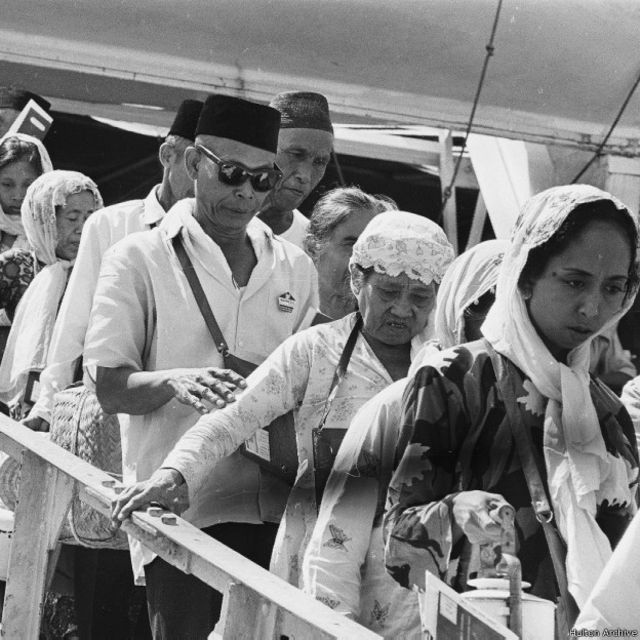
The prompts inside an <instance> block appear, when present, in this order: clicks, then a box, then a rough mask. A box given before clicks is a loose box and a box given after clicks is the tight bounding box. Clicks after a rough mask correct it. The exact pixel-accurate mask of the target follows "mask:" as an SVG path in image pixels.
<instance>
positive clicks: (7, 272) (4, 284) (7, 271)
mask: <svg viewBox="0 0 640 640" xmlns="http://www.w3.org/2000/svg"><path fill="white" fill-rule="evenodd" d="M36 273H37V263H36V260H35V258H34V256H33V253H32V252H31V251H27V250H26V249H9V251H5V252H4V253H2V254H0V308H2V309H4V310H5V312H6V314H7V316H8V317H9V318H10V319H13V316H14V315H15V312H16V307H17V306H18V302H20V299H21V298H22V296H23V295H24V292H25V291H26V290H27V287H28V286H29V285H30V284H31V281H32V280H33V278H34V277H35V275H36Z"/></svg>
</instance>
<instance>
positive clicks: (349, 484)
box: [302, 240, 508, 640]
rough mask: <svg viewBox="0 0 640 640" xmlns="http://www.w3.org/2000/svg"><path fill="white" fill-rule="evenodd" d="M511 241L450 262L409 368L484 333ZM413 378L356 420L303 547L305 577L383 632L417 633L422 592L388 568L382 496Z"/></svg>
mask: <svg viewBox="0 0 640 640" xmlns="http://www.w3.org/2000/svg"><path fill="white" fill-rule="evenodd" d="M507 246H508V243H507V242H506V241H503V240H488V241H487V242H482V243H480V244H478V245H476V246H475V247H473V249H470V250H469V251H466V252H465V253H463V254H462V255H460V256H458V257H457V258H456V259H455V260H454V261H453V262H452V263H451V266H450V267H449V268H448V269H447V273H446V274H445V276H444V278H443V279H442V283H441V284H440V287H439V289H438V297H437V302H436V310H435V330H436V333H435V341H434V343H428V344H426V345H425V348H424V349H423V350H421V351H420V353H419V354H418V355H417V356H416V358H415V360H414V361H413V362H412V364H411V369H410V370H409V376H411V372H412V370H415V369H417V368H418V367H420V366H421V364H422V363H423V362H424V361H425V358H428V357H429V356H430V355H431V354H433V352H434V351H435V350H437V348H438V347H440V348H445V349H446V348H449V347H453V346H455V345H458V344H460V343H461V342H465V341H471V340H476V339H478V338H480V337H481V334H480V332H479V327H480V325H481V324H482V321H483V320H484V317H485V316H486V313H487V311H488V309H489V308H490V307H491V304H492V303H493V300H494V296H495V286H496V280H497V278H498V270H499V268H500V263H501V262H502V257H503V255H504V252H505V250H506V248H507ZM436 345H437V346H436ZM408 380H409V378H403V379H402V380H398V381H397V382H394V383H393V384H392V385H390V386H389V387H387V388H386V389H384V390H383V391H381V392H380V393H379V394H378V395H376V396H375V397H374V398H372V399H371V400H369V402H367V403H366V404H365V405H364V406H363V407H362V408H361V409H360V410H359V411H358V413H357V414H356V415H355V417H354V418H353V420H352V421H351V424H350V425H349V430H348V431H347V435H346V436H345V439H344V440H343V442H342V445H341V447H340V450H339V451H338V455H337V456H336V461H335V464H334V467H333V470H332V471H331V475H330V476H329V480H328V482H327V488H326V490H325V492H324V495H323V497H322V504H321V505H320V511H319V513H318V521H317V523H316V526H315V528H314V530H313V534H312V536H311V540H310V542H309V546H308V547H307V550H306V553H305V555H304V562H303V570H302V585H303V589H304V590H305V591H306V592H307V593H309V594H310V595H312V596H314V597H315V598H317V599H318V600H320V601H321V602H324V603H325V604H326V605H328V606H330V607H331V608H332V609H334V610H335V611H338V612H340V613H344V614H347V615H349V616H350V617H352V618H353V619H355V620H356V621H357V622H359V623H360V624H362V625H364V626H365V627H368V628H369V629H371V630H372V631H375V632H376V633H378V634H380V635H382V636H383V637H384V638H388V639H392V638H393V639H395V638H402V640H418V639H419V638H421V637H422V631H421V627H420V616H419V612H418V596H417V594H416V593H414V592H410V591H407V590H406V589H404V588H402V587H401V586H400V585H399V584H398V583H397V582H395V581H394V580H393V578H392V577H391V576H390V575H389V574H388V573H387V572H386V570H385V566H384V558H383V555H384V553H383V542H382V515H383V511H384V501H385V497H386V494H387V487H388V485H389V480H390V479H391V474H392V473H393V469H394V464H395V462H397V461H396V460H395V459H394V454H395V451H396V447H397V445H398V435H399V433H400V426H401V425H400V418H401V413H402V393H403V391H404V389H405V387H406V385H407V382H408ZM336 534H337V535H336ZM337 538H338V539H341V540H343V542H342V544H338V543H337V542H338V540H337Z"/></svg>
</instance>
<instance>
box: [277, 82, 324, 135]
mask: <svg viewBox="0 0 640 640" xmlns="http://www.w3.org/2000/svg"><path fill="white" fill-rule="evenodd" d="M269 106H271V107H273V108H274V109H277V110H278V111H279V112H280V116H281V119H282V120H281V123H280V128H281V129H320V130H321V131H328V132H329V133H333V126H332V124H331V116H330V115H329V103H328V102H327V99H326V98H325V97H324V96H323V95H322V94H321V93H313V92H311V91H285V92H284V93H279V94H278V95H277V96H276V97H275V98H274V99H273V100H272V101H271V102H270V103H269Z"/></svg>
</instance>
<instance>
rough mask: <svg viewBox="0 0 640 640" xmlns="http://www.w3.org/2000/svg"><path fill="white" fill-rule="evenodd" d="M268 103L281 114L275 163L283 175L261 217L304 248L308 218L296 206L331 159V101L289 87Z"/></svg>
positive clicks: (319, 177) (274, 229)
mask: <svg viewBox="0 0 640 640" xmlns="http://www.w3.org/2000/svg"><path fill="white" fill-rule="evenodd" d="M269 106H271V107H273V108H274V109H277V110H278V111H279V112H280V116H281V123H280V135H279V137H278V155H277V156H276V164H277V165H278V167H279V168H280V169H281V170H282V173H283V178H282V181H281V182H280V183H279V184H278V185H277V186H276V188H275V189H274V190H273V191H272V192H271V193H270V194H269V196H268V197H267V199H266V201H265V203H264V205H263V208H262V210H261V211H260V219H261V220H262V221H263V222H264V223H265V224H268V225H269V227H271V230H272V231H273V232H274V233H277V234H279V235H280V237H282V238H284V239H285V240H288V241H289V242H292V243H293V244H295V245H296V246H298V247H300V248H302V241H303V240H304V237H305V235H306V231H307V227H308V226H309V221H308V220H307V218H305V217H304V215H302V213H300V211H298V209H297V207H299V206H300V205H301V204H302V203H303V202H304V201H305V200H306V199H307V197H308V196H309V194H310V193H311V192H312V191H313V190H314V189H315V188H316V187H317V186H318V183H319V182H320V180H322V178H323V176H324V172H325V171H326V168H327V165H328V164H329V160H330V159H331V149H332V147H333V126H332V124H331V118H330V116H329V105H328V104H327V99H326V98H325V97H324V96H323V95H321V94H319V93H311V92H305V91H290V92H285V93H280V94H278V95H277V96H276V97H275V98H274V99H273V100H272V101H271V103H270V105H269Z"/></svg>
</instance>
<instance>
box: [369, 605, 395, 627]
mask: <svg viewBox="0 0 640 640" xmlns="http://www.w3.org/2000/svg"><path fill="white" fill-rule="evenodd" d="M390 609H391V603H389V604H387V605H385V606H384V607H383V606H382V605H381V604H380V603H379V602H378V601H377V600H374V601H373V610H372V611H371V617H370V619H369V626H370V627H373V626H374V624H377V625H378V626H380V627H384V623H385V622H386V621H387V616H388V615H389V610H390Z"/></svg>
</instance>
